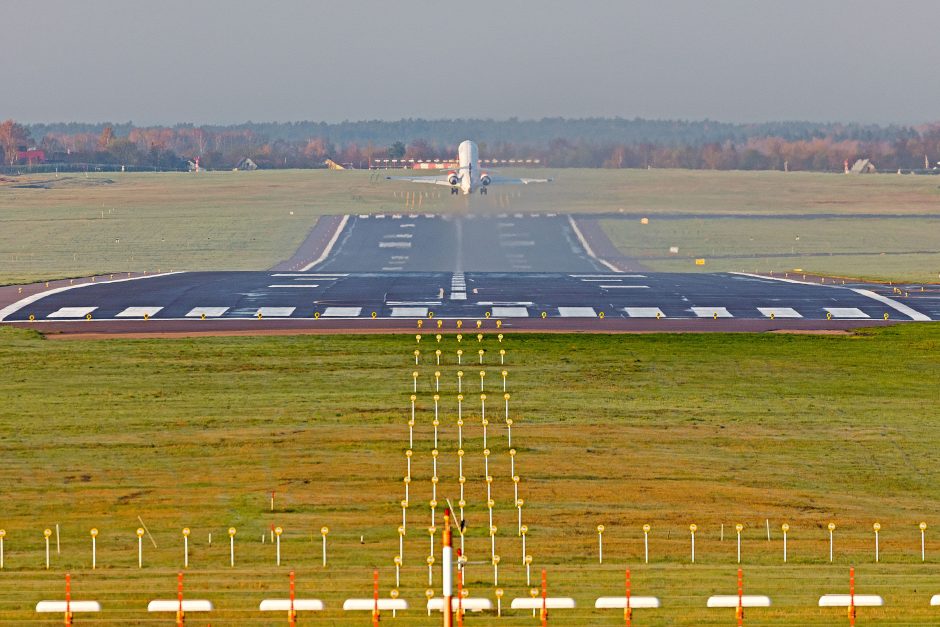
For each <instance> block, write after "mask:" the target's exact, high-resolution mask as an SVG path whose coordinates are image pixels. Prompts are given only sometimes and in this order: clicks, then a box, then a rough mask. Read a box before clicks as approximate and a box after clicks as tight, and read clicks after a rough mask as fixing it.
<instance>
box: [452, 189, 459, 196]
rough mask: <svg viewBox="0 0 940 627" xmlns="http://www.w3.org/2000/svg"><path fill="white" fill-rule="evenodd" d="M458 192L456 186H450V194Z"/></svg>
mask: <svg viewBox="0 0 940 627" xmlns="http://www.w3.org/2000/svg"><path fill="white" fill-rule="evenodd" d="M459 193H460V190H459V189H457V188H456V187H451V188H450V194H451V196H453V195H454V194H459Z"/></svg>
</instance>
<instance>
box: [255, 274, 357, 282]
mask: <svg viewBox="0 0 940 627" xmlns="http://www.w3.org/2000/svg"><path fill="white" fill-rule="evenodd" d="M271 276H287V277H302V278H305V279H319V280H321V281H335V280H336V279H340V278H342V277H346V276H349V275H348V274H317V273H316V272H278V273H275V274H272V275H271Z"/></svg>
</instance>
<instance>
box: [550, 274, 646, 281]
mask: <svg viewBox="0 0 940 627" xmlns="http://www.w3.org/2000/svg"><path fill="white" fill-rule="evenodd" d="M568 276H570V277H571V278H573V279H581V280H583V281H586V280H588V279H595V280H598V281H619V280H620V279H645V278H646V275H645V274H619V273H618V274H617V276H616V277H612V276H610V275H609V274H569V275H568Z"/></svg>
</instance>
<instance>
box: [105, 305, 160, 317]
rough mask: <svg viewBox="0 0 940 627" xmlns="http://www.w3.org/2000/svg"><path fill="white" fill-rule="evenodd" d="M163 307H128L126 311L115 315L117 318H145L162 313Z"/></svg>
mask: <svg viewBox="0 0 940 627" xmlns="http://www.w3.org/2000/svg"><path fill="white" fill-rule="evenodd" d="M162 310H163V307H128V308H127V309H125V310H124V311H122V312H120V313H117V314H115V315H114V317H115V318H143V317H144V316H147V317H149V318H153V317H154V316H155V315H157V314H158V313H160V311H162Z"/></svg>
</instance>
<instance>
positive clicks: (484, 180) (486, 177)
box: [480, 172, 493, 186]
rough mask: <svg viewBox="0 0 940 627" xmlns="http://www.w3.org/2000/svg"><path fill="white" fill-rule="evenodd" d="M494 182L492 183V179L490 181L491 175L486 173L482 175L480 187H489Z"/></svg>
mask: <svg viewBox="0 0 940 627" xmlns="http://www.w3.org/2000/svg"><path fill="white" fill-rule="evenodd" d="M492 182H493V181H492V179H490V175H489V174H487V173H486V172H484V173H483V174H481V175H480V185H484V186H485V185H489V184H490V183H492Z"/></svg>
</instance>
